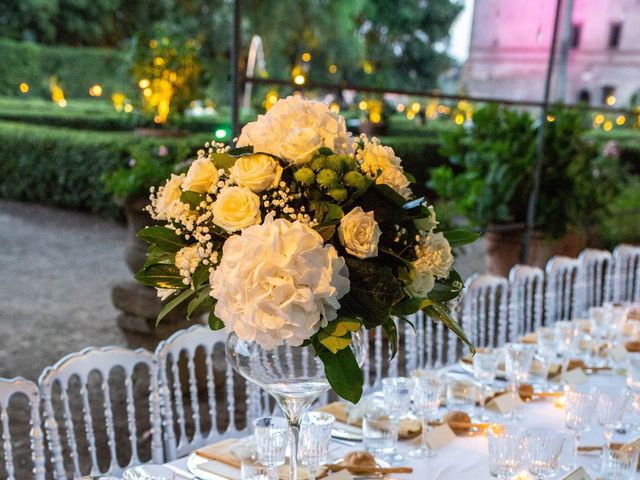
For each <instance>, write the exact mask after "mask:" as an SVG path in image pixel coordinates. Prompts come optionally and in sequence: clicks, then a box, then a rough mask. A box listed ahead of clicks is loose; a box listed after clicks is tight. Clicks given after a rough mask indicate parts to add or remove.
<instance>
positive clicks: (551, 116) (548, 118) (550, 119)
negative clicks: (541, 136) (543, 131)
mask: <svg viewBox="0 0 640 480" xmlns="http://www.w3.org/2000/svg"><path fill="white" fill-rule="evenodd" d="M555 120H556V116H555V115H547V122H555Z"/></svg>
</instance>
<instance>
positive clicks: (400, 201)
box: [375, 183, 407, 207]
mask: <svg viewBox="0 0 640 480" xmlns="http://www.w3.org/2000/svg"><path fill="white" fill-rule="evenodd" d="M375 189H376V190H377V191H378V192H380V193H381V194H382V196H383V197H384V198H386V199H387V200H389V201H390V202H391V203H393V204H394V205H396V206H398V207H403V206H404V204H405V203H407V201H406V200H405V198H404V197H403V196H402V195H400V194H399V193H398V192H396V191H395V190H394V189H393V188H391V187H390V186H389V185H385V184H384V183H382V184H376V185H375Z"/></svg>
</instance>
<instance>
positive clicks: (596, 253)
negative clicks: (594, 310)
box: [578, 248, 613, 316]
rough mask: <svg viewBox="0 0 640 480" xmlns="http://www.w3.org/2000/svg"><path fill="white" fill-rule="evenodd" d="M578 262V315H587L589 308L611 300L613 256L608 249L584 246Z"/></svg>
mask: <svg viewBox="0 0 640 480" xmlns="http://www.w3.org/2000/svg"><path fill="white" fill-rule="evenodd" d="M578 261H579V262H580V267H579V275H578V291H579V292H580V295H579V299H580V302H581V303H580V307H581V309H580V311H579V312H578V315H581V316H585V315H587V313H588V311H589V308H591V307H600V306H602V305H603V304H604V303H605V302H608V301H609V300H611V297H612V294H613V291H612V288H611V273H612V267H613V257H612V256H611V252H609V251H608V250H597V249H595V248H585V249H584V250H583V251H582V253H580V256H579V257H578Z"/></svg>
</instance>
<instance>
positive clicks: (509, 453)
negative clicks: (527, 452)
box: [487, 424, 526, 480]
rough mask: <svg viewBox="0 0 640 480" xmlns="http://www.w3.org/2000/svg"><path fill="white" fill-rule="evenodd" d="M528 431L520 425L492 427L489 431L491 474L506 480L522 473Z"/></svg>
mask: <svg viewBox="0 0 640 480" xmlns="http://www.w3.org/2000/svg"><path fill="white" fill-rule="evenodd" d="M525 434H526V429H525V428H524V427H521V426H518V425H498V424H496V425H491V426H490V427H489V428H488V429H487V439H488V442H489V473H490V474H491V475H492V476H494V477H498V479H500V480H506V479H509V478H511V477H513V476H514V475H515V474H516V473H518V472H519V471H520V459H521V458H522V456H523V453H524V448H525Z"/></svg>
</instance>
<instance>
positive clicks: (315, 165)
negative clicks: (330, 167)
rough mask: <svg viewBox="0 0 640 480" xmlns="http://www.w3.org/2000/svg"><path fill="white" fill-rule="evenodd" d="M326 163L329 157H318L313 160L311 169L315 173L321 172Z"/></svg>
mask: <svg viewBox="0 0 640 480" xmlns="http://www.w3.org/2000/svg"><path fill="white" fill-rule="evenodd" d="M326 161H327V157H325V156H324V155H317V156H315V157H313V159H312V160H311V168H312V169H313V170H314V171H315V172H317V171H320V170H322V169H323V168H324V167H325V165H326Z"/></svg>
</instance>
